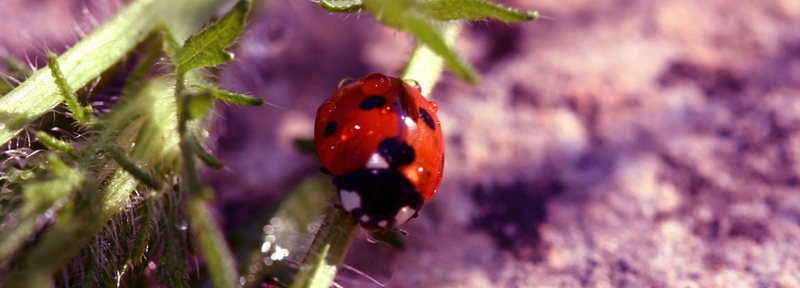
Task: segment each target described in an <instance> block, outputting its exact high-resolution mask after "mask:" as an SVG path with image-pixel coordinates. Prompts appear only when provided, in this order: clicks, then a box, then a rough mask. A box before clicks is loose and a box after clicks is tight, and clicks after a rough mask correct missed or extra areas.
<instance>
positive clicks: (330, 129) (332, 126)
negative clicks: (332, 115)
mask: <svg viewBox="0 0 800 288" xmlns="http://www.w3.org/2000/svg"><path fill="white" fill-rule="evenodd" d="M337 126H339V124H337V123H336V121H332V122H328V124H327V125H325V132H323V133H322V136H324V137H325V138H328V137H330V136H331V135H333V133H335V132H336V127H337Z"/></svg>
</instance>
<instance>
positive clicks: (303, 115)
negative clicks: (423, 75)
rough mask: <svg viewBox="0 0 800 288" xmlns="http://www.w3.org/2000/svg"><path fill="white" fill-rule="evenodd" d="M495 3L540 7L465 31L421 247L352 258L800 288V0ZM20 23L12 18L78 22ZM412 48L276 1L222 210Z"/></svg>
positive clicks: (261, 21) (483, 270) (232, 81)
mask: <svg viewBox="0 0 800 288" xmlns="http://www.w3.org/2000/svg"><path fill="white" fill-rule="evenodd" d="M16 2H19V3H23V1H12V3H16ZM34 2H48V3H50V4H52V5H50V6H47V5H43V6H42V7H53V6H56V8H42V9H43V10H42V11H38V10H35V9H31V8H28V9H23V10H21V11H23V12H25V11H29V12H25V13H28V14H29V15H30V16H29V17H43V16H41V15H51V14H52V15H56V14H64V13H66V12H64V11H71V12H70V13H72V14H68V15H67V16H69V17H84V16H83V14H82V13H81V9H80V7H81V6H80V5H78V4H74V5H73V4H54V3H63V2H60V1H34ZM76 2H80V1H76ZM498 2H501V3H504V4H508V5H510V6H515V7H520V8H528V9H536V10H539V11H540V13H541V14H542V15H544V16H546V17H545V19H540V20H538V21H535V22H530V23H518V24H502V23H499V22H495V21H480V22H476V23H473V24H471V25H470V27H468V28H467V29H466V30H465V32H464V34H463V37H462V38H461V39H460V40H459V43H458V47H459V49H460V51H461V53H462V54H463V55H465V56H466V58H467V59H469V61H470V62H472V63H474V64H475V65H476V67H477V68H478V69H479V71H480V73H481V74H482V76H483V82H482V84H480V85H478V86H470V85H468V84H465V83H463V82H461V81H460V80H458V79H456V78H455V77H452V76H449V75H448V76H446V77H444V78H443V81H442V82H441V83H440V84H439V85H438V86H437V87H436V89H435V90H434V93H433V95H434V97H435V100H436V101H437V102H438V103H439V112H438V113H437V114H438V115H439V118H440V119H441V121H442V128H443V130H444V134H445V138H446V141H447V142H446V147H447V162H446V163H445V167H446V169H445V175H444V182H443V184H442V187H441V189H440V192H439V194H438V195H437V196H436V197H435V198H434V199H433V201H431V202H430V203H428V204H426V207H425V208H424V209H423V211H422V213H421V216H420V218H419V219H416V220H413V221H411V222H409V223H408V224H407V225H405V226H404V227H403V228H404V229H406V230H408V231H409V232H410V235H409V236H408V237H405V239H406V241H407V242H408V243H407V245H408V248H407V250H405V251H402V252H396V251H392V250H390V249H389V248H386V247H383V246H380V245H376V244H371V243H369V242H367V241H363V240H357V243H356V244H355V246H354V247H353V249H352V251H351V255H349V258H348V260H347V263H348V264H350V265H352V266H354V267H356V268H359V269H360V270H362V271H364V272H365V273H366V274H369V275H371V276H373V277H375V278H378V279H379V280H381V281H384V280H387V279H390V278H391V281H390V282H389V285H388V286H389V287H800V276H798V275H800V253H798V252H800V250H799V248H798V247H800V178H799V177H798V175H800V174H798V173H800V29H798V28H797V27H800V2H798V1H796V0H764V1H744V2H739V3H732V2H730V1H723V0H708V1H691V0H660V1H627V0H617V1H566V2H565V1H554V0H540V1H533V0H517V1H513V0H508V1H498ZM18 5H23V4H18ZM58 5H62V6H63V5H66V6H69V7H71V9H58V8H57V7H58ZM70 5H72V6H70ZM12 6H13V5H12ZM37 7H38V6H37ZM111 7H114V6H113V5H111ZM8 9H9V8H8V7H5V8H3V9H0V18H2V19H6V18H5V17H3V15H6V16H8V15H10V14H9V13H17V11H16V10H8ZM36 9H39V8H36ZM98 11H100V10H98ZM34 12H35V13H34ZM101 12H102V11H101ZM101 12H97V13H101ZM45 13H49V14H45ZM16 17H21V16H16ZM12 18H14V17H12ZM15 19H16V18H15ZM22 19H31V18H22ZM25 21H30V20H25ZM51 21H56V20H51ZM44 22H45V23H47V21H44ZM14 23H18V24H14ZM25 23H26V22H14V21H11V22H6V23H4V26H3V27H11V28H6V29H5V30H4V31H9V29H18V30H14V31H26V32H25V33H27V34H29V35H33V36H30V37H31V38H32V39H62V40H60V41H67V40H68V39H70V38H71V36H70V35H71V34H70V32H64V31H61V32H52V31H51V30H52V29H50V28H48V26H43V27H40V28H35V29H34V30H31V29H30V28H29V27H28V26H27V24H25ZM9 25H10V26H9ZM14 25H18V26H14ZM49 25H53V24H49ZM51 28H52V27H51ZM67 31H68V30H67ZM6 35H9V34H6ZM10 35H14V34H10ZM48 35H50V36H48ZM48 37H54V38H48ZM2 38H3V39H0V47H4V48H3V49H8V50H11V51H12V52H13V51H20V49H21V48H19V44H18V43H15V42H14V41H15V40H16V41H18V40H19V39H13V38H14V37H13V36H12V37H9V36H4V37H2ZM63 39H67V40H63ZM34 42H36V41H34ZM39 43H40V42H39ZM35 44H36V43H35ZM14 45H17V46H14ZM413 45H414V44H413V39H411V38H410V37H409V36H408V35H406V34H404V33H401V32H397V31H394V30H392V29H388V28H385V27H383V26H381V25H379V24H376V22H375V21H374V20H373V19H372V18H371V17H369V16H368V15H366V14H360V15H349V16H342V15H331V14H330V13H328V12H326V11H323V10H321V9H320V8H318V7H317V4H316V3H314V2H311V1H306V0H275V1H271V2H270V3H263V5H260V6H259V7H258V8H257V9H256V11H255V13H254V18H253V19H252V20H251V21H250V25H249V30H248V31H247V32H246V33H245V35H244V36H243V39H242V40H240V41H239V46H238V47H237V48H236V49H235V52H236V55H237V59H239V60H238V61H236V62H234V63H232V64H229V65H228V66H227V67H226V69H225V70H224V71H225V72H224V73H223V74H222V75H221V82H222V85H223V86H224V87H226V88H230V89H232V90H235V91H239V92H247V93H249V94H252V95H256V96H260V97H264V98H265V100H266V101H268V102H270V103H272V104H274V105H275V106H278V107H280V108H276V107H274V106H268V105H265V106H262V107H258V108H250V107H234V106H227V107H222V108H221V109H219V111H218V113H219V114H220V115H221V118H222V119H224V120H223V121H221V122H220V125H219V129H218V138H217V139H216V140H217V151H216V154H217V155H219V156H220V158H221V159H222V160H224V161H225V162H226V164H228V166H229V168H230V170H228V171H221V172H209V173H208V174H207V179H208V180H209V181H210V182H211V183H212V184H213V185H214V186H215V187H217V189H218V193H219V195H220V196H219V197H218V198H217V199H218V201H219V202H218V204H219V209H220V211H221V213H220V215H221V216H222V217H223V218H224V219H221V221H223V222H224V223H225V225H226V226H233V225H236V223H238V222H241V221H246V220H247V219H248V217H250V215H252V213H254V212H253V211H258V210H259V209H262V208H263V207H264V206H268V205H272V204H274V203H275V202H276V201H278V200H279V199H280V198H281V197H282V196H283V195H285V194H286V192H287V190H288V189H289V188H290V187H292V186H293V185H295V184H296V183H297V181H299V179H301V178H302V177H303V176H304V175H307V174H308V173H312V171H314V170H315V169H316V167H317V166H318V165H319V163H318V161H317V160H316V159H315V158H314V157H310V156H306V155H304V154H302V153H301V152H299V151H297V150H296V149H295V147H294V146H293V144H292V141H293V140H294V139H296V138H307V137H311V135H312V127H313V121H314V113H315V112H316V108H317V105H319V103H321V102H322V101H323V100H324V99H325V98H327V97H328V96H329V95H330V94H331V93H332V92H333V91H334V90H335V87H336V83H337V82H338V81H339V80H340V79H341V78H344V77H361V76H364V75H367V74H369V73H371V72H383V73H387V74H397V73H398V71H399V69H401V68H402V65H403V61H404V59H406V58H407V56H408V53H410V52H411V51H412V49H413ZM8 47H12V48H8ZM28 49H31V48H28ZM0 51H2V50H0ZM15 53H16V52H15ZM340 279H341V280H340V283H341V284H342V285H343V286H345V287H372V286H374V284H371V283H370V282H368V281H367V280H366V279H364V278H361V277H359V276H356V275H351V274H347V275H343V277H340Z"/></svg>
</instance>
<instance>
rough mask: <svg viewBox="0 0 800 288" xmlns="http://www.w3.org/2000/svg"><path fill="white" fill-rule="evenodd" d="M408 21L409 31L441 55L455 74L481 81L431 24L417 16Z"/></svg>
mask: <svg viewBox="0 0 800 288" xmlns="http://www.w3.org/2000/svg"><path fill="white" fill-rule="evenodd" d="M407 21H408V31H409V32H411V33H412V34H414V36H416V37H417V39H418V40H419V41H420V42H422V43H423V44H425V45H426V46H428V48H430V49H431V50H432V51H433V52H436V54H438V55H439V56H441V57H442V58H443V59H444V63H445V64H447V67H448V68H450V71H451V72H453V74H455V75H456V76H458V77H460V78H461V79H464V80H465V81H467V82H470V83H478V82H480V77H479V76H478V73H477V72H475V70H474V69H472V66H470V65H469V64H468V63H466V62H464V60H462V59H461V57H458V55H457V54H456V52H455V51H453V49H451V48H450V47H448V46H447V44H445V42H444V39H442V36H441V35H439V33H437V31H436V30H434V29H433V27H432V26H431V25H430V24H428V23H427V22H425V21H423V20H422V19H419V18H416V17H409V18H408V20H407Z"/></svg>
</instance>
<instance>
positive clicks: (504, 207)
mask: <svg viewBox="0 0 800 288" xmlns="http://www.w3.org/2000/svg"><path fill="white" fill-rule="evenodd" d="M563 191H564V186H563V184H562V183H561V182H560V181H559V180H558V179H550V180H547V181H541V182H534V183H516V184H513V185H509V186H499V187H490V188H484V187H481V186H478V187H477V188H475V189H474V190H473V191H472V199H473V201H474V202H475V204H476V206H477V207H478V213H477V214H476V217H475V218H473V220H472V226H473V227H475V228H477V229H481V230H486V231H487V232H489V234H490V235H491V236H492V237H493V238H494V239H495V241H496V242H497V244H498V246H499V247H500V248H502V249H508V250H511V251H513V252H515V254H516V256H517V257H519V258H520V259H525V260H530V261H533V262H540V261H542V260H543V259H544V256H543V254H544V252H543V251H542V249H543V247H540V242H541V238H540V236H539V230H538V227H539V225H540V224H542V223H544V222H545V221H547V213H546V210H545V206H546V205H547V202H548V201H549V200H550V198H552V197H554V196H556V195H559V194H561V193H563Z"/></svg>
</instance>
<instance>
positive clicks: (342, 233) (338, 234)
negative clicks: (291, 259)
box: [289, 199, 361, 288]
mask: <svg viewBox="0 0 800 288" xmlns="http://www.w3.org/2000/svg"><path fill="white" fill-rule="evenodd" d="M332 200H333V201H335V199H332ZM323 223H324V224H323V227H321V228H320V229H319V232H317V236H316V237H315V238H314V242H312V243H311V248H309V249H308V254H306V258H304V259H303V262H302V263H301V264H300V270H299V271H298V272H297V275H296V276H295V280H294V281H293V282H292V285H291V286H289V287H290V288H306V287H307V288H327V287H331V285H333V283H334V279H335V278H336V274H337V273H338V272H339V268H340V267H341V266H342V262H343V261H344V257H345V255H347V250H350V245H351V244H353V239H354V238H355V236H356V234H358V230H359V229H361V225H358V224H357V223H355V222H353V219H352V218H351V217H350V216H349V215H347V214H346V213H345V212H344V209H341V208H336V207H330V208H329V209H328V214H327V216H325V220H324V222H323ZM325 224H327V226H325Z"/></svg>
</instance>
